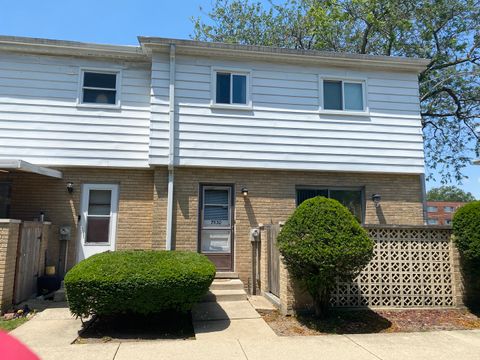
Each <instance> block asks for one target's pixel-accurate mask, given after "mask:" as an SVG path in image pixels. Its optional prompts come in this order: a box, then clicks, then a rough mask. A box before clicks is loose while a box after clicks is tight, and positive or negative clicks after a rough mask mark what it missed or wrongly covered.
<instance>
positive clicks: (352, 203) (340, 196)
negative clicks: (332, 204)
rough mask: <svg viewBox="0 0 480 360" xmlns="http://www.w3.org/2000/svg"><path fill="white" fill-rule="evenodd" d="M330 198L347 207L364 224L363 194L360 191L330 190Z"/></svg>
mask: <svg viewBox="0 0 480 360" xmlns="http://www.w3.org/2000/svg"><path fill="white" fill-rule="evenodd" d="M330 197H331V198H332V199H335V200H337V201H338V202H340V203H341V204H342V205H343V206H345V207H346V208H347V209H348V210H350V212H351V213H352V214H353V215H354V216H355V217H356V218H357V220H358V221H359V222H362V192H361V191H360V190H330Z"/></svg>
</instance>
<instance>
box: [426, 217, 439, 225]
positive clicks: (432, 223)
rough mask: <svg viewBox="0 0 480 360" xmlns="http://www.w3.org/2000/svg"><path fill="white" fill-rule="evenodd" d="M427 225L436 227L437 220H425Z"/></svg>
mask: <svg viewBox="0 0 480 360" xmlns="http://www.w3.org/2000/svg"><path fill="white" fill-rule="evenodd" d="M427 225H438V219H432V218H430V219H427Z"/></svg>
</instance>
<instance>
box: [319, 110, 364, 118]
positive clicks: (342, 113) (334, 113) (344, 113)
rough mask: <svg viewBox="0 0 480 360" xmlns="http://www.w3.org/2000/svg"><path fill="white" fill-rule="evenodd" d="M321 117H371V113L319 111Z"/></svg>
mask: <svg viewBox="0 0 480 360" xmlns="http://www.w3.org/2000/svg"><path fill="white" fill-rule="evenodd" d="M319 114H320V115H342V116H366V117H368V116H370V111H343V110H319Z"/></svg>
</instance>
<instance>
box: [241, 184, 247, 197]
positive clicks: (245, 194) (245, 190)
mask: <svg viewBox="0 0 480 360" xmlns="http://www.w3.org/2000/svg"><path fill="white" fill-rule="evenodd" d="M241 191H242V195H243V197H247V196H248V189H247V188H246V187H245V186H244V187H242V190H241Z"/></svg>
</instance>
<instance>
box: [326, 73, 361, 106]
mask: <svg viewBox="0 0 480 360" xmlns="http://www.w3.org/2000/svg"><path fill="white" fill-rule="evenodd" d="M322 86H323V110H337V111H359V112H363V111H366V105H365V82H364V81H353V80H352V81H347V80H329V79H323V80H322Z"/></svg>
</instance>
